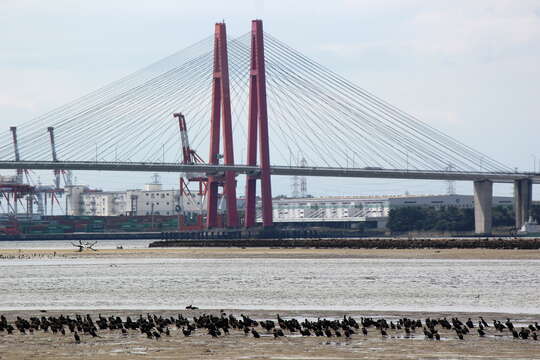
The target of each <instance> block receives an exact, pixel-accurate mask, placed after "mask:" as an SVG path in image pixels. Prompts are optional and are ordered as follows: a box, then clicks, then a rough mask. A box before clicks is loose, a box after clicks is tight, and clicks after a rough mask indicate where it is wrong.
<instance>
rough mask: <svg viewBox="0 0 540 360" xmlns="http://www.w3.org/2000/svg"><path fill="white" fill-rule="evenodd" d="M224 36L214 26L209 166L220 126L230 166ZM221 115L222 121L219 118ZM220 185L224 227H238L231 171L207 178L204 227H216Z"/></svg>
mask: <svg viewBox="0 0 540 360" xmlns="http://www.w3.org/2000/svg"><path fill="white" fill-rule="evenodd" d="M227 56H228V54H227V33H226V29H225V24H224V23H218V24H216V27H215V36H214V76H213V79H212V118H211V121H210V159H209V163H210V164H212V165H218V164H219V159H220V158H221V155H220V153H219V148H220V147H219V138H220V125H223V163H224V164H225V165H234V152H233V136H232V120H231V96H230V89H229V62H228V58H227ZM222 114H223V121H221V115H222ZM221 182H223V196H224V197H225V200H226V204H227V223H226V225H227V227H237V226H238V213H237V209H236V178H235V173H234V172H233V171H225V174H224V176H223V177H221V176H209V177H208V190H207V191H208V195H207V199H208V203H207V204H208V206H207V211H208V215H207V220H206V225H207V227H208V228H213V227H216V226H217V225H218V221H217V212H218V187H219V185H220V183H221Z"/></svg>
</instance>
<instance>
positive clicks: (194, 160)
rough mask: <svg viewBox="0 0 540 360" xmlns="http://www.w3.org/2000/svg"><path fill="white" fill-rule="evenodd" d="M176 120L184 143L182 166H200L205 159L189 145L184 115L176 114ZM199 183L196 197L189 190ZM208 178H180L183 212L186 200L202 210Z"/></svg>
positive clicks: (197, 176)
mask: <svg viewBox="0 0 540 360" xmlns="http://www.w3.org/2000/svg"><path fill="white" fill-rule="evenodd" d="M173 117H174V118H177V119H178V126H179V129H180V139H181V141H182V164H190V165H192V164H200V163H204V161H203V159H202V158H201V157H200V156H199V155H198V154H197V152H196V151H195V150H193V149H192V148H191V147H190V145H189V136H188V129H187V124H186V118H185V116H184V115H183V114H182V113H174V114H173ZM191 182H197V183H198V191H197V194H196V196H194V194H193V193H192V192H191V190H190V189H189V183H191ZM207 184H208V178H207V177H206V175H205V174H202V173H185V174H184V176H182V177H180V199H181V202H182V206H181V208H182V211H184V209H185V207H184V206H183V205H184V204H183V200H184V198H186V199H187V201H188V202H189V203H190V204H191V205H194V206H196V208H198V210H199V211H200V210H202V205H203V204H204V197H205V196H206V191H207ZM197 196H198V197H199V201H198V202H197V201H196V200H194V199H195V198H196V197H197Z"/></svg>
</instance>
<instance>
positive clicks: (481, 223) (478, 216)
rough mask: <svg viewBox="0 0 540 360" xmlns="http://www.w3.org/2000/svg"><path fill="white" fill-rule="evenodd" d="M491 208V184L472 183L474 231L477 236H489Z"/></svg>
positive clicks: (485, 181) (485, 182) (483, 182)
mask: <svg viewBox="0 0 540 360" xmlns="http://www.w3.org/2000/svg"><path fill="white" fill-rule="evenodd" d="M492 207H493V182H491V181H489V180H482V181H475V182H474V231H475V232H476V233H477V234H491V226H492Z"/></svg>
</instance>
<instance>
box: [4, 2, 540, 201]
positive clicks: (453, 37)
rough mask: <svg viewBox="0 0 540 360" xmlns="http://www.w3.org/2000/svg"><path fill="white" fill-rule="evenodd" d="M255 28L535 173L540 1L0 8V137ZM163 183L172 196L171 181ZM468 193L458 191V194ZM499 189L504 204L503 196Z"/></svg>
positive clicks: (325, 188)
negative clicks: (220, 36) (220, 25)
mask: <svg viewBox="0 0 540 360" xmlns="http://www.w3.org/2000/svg"><path fill="white" fill-rule="evenodd" d="M253 18H262V19H263V20H264V25H265V30H266V31H267V32H269V33H271V34H272V35H273V36H275V37H277V38H279V39H280V40H282V41H284V42H287V43H289V44H290V45H291V46H292V47H294V48H296V49H298V50H300V51H301V52H303V53H305V54H306V55H308V56H310V57H312V58H314V59H315V60H317V61H319V62H321V63H322V64H324V65H326V66H327V67H329V68H331V69H333V70H335V71H336V72H338V73H340V74H342V75H344V76H345V77H347V78H349V79H350V80H352V81H353V82H355V83H357V84H358V85H360V86H361V87H363V88H365V89H367V90H370V91H371V92H373V93H375V94H376V95H378V96H379V97H381V98H383V99H385V100H387V101H389V102H390V103H392V104H394V105H396V106H398V107H400V108H401V109H403V110H405V111H407V112H409V113H412V114H414V115H416V116H417V117H418V118H420V119H422V120H423V121H425V122H427V123H429V124H430V125H432V126H434V127H436V128H438V129H440V130H442V131H443V132H446V133H448V134H449V135H451V136H453V137H455V138H457V139H459V140H461V141H462V142H464V143H466V144H468V145H470V146H472V147H474V148H476V149H478V150H480V151H481V152H483V153H485V154H487V155H489V156H491V157H493V158H495V159H497V160H499V161H501V162H502V163H505V164H507V165H509V166H511V167H518V168H519V169H520V170H524V171H529V170H532V169H533V160H534V158H535V157H536V162H537V165H536V168H537V170H538V169H540V147H539V145H538V144H539V141H538V138H539V134H540V119H539V115H538V114H540V100H539V94H540V67H539V64H540V0H474V1H469V0H453V1H442V0H410V1H405V0H403V1H399V0H357V1H354V0H333V1H319V0H309V1H308V0H296V1H290V0H289V1H281V0H274V1H269V0H267V1H263V0H258V1H257V0H254V1H231V0H229V1H200V0H199V1H191V0H184V1H167V0H154V1H135V0H129V1H128V0H108V1H102V0H92V1H74V0H48V1H42V0H41V1H37V0H35V1H34V0H0V54H1V56H0V126H3V127H6V128H7V127H8V126H10V125H16V124H19V123H21V122H24V121H27V120H29V119H32V118H33V117H36V116H38V115H40V114H43V113H44V112H46V111H48V110H51V109H53V108H55V107H57V106H60V105H62V104H64V103H66V102H67V101H69V100H72V99H74V98H76V97H79V96H81V95H84V94H85V93H88V92H90V91H92V90H94V89H96V88H98V87H100V86H101V85H104V84H107V83H109V82H111V81H113V80H115V79H117V78H120V77H122V76H124V75H126V74H129V73H131V72H133V71H135V70H137V69H139V68H141V67H143V66H145V65H147V64H149V63H151V62H153V61H155V60H158V59H160V58H162V57H164V56H166V55H169V54H171V53H173V52H175V51H177V50H180V49H182V48H184V47H186V46H188V45H190V44H192V43H194V42H196V41H198V40H200V39H201V38H204V37H206V36H208V35H210V34H211V33H212V31H213V24H214V22H216V21H221V20H225V21H226V22H227V30H228V32H229V34H231V35H240V34H243V33H245V32H247V31H249V29H250V20H251V19H253ZM78 176H79V178H82V179H84V181H85V182H93V181H95V182H96V183H95V184H91V185H94V186H99V187H102V188H114V189H117V188H122V187H140V186H141V182H143V181H144V179H146V178H149V175H141V176H138V177H132V178H131V180H130V181H125V180H124V179H123V178H119V177H118V176H117V178H116V179H110V182H108V183H105V182H103V181H102V180H98V177H96V176H93V175H92V176H90V175H85V174H82V173H81V174H78ZM102 178H103V177H101V179H102ZM44 181H46V180H45V179H44ZM165 182H166V183H167V184H168V185H170V186H173V183H174V179H173V178H170V177H168V178H167V180H166V181H165ZM309 187H310V190H311V192H313V193H315V194H317V195H321V194H329V195H330V194H333V195H344V194H369V193H379V194H389V193H404V192H405V191H409V192H411V193H438V192H444V191H445V188H446V185H445V184H444V183H441V182H422V181H420V182H408V181H375V180H365V181H343V182H342V181H340V180H338V181H329V180H328V179H325V180H315V179H309ZM471 188H472V185H471V184H469V183H463V184H461V183H460V184H458V191H459V192H460V193H470V192H471ZM495 191H496V193H498V194H501V195H510V194H511V188H510V187H508V186H497V187H496V188H495ZM288 192H290V190H289V180H288V179H276V180H275V186H274V193H275V194H277V193H288ZM536 193H537V191H536ZM535 197H536V198H538V194H536V195H535Z"/></svg>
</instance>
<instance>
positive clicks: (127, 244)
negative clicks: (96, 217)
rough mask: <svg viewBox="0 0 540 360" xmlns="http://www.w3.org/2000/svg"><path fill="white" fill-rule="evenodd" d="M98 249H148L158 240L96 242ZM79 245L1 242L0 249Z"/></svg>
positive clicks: (60, 241) (34, 241) (71, 246)
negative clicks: (118, 247)
mask: <svg viewBox="0 0 540 360" xmlns="http://www.w3.org/2000/svg"><path fill="white" fill-rule="evenodd" d="M95 241H97V244H96V246H95V248H96V249H116V247H117V246H120V245H122V247H123V248H124V249H146V248H148V245H149V244H150V243H151V242H154V241H156V240H95ZM83 242H90V243H93V242H94V240H88V241H87V240H83ZM71 243H74V244H78V243H79V241H78V240H72V241H69V240H47V241H41V240H33V241H0V249H21V250H22V249H50V250H56V249H58V250H60V249H74V247H73V245H72V244H71Z"/></svg>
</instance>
